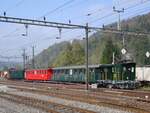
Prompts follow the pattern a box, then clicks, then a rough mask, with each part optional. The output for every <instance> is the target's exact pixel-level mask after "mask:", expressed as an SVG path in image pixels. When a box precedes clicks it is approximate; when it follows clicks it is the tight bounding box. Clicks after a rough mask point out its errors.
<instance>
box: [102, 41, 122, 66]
mask: <svg viewBox="0 0 150 113" xmlns="http://www.w3.org/2000/svg"><path fill="white" fill-rule="evenodd" d="M113 52H114V53H115V57H116V58H117V59H119V58H120V52H119V48H118V46H117V45H114V44H113V42H112V40H111V39H107V40H106V42H105V47H104V49H103V52H102V58H101V60H100V62H101V63H102V64H111V63H112V59H113Z"/></svg>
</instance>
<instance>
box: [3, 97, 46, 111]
mask: <svg viewBox="0 0 150 113" xmlns="http://www.w3.org/2000/svg"><path fill="white" fill-rule="evenodd" d="M0 113H46V112H44V111H42V110H40V109H36V108H32V107H30V106H25V105H23V104H17V103H13V102H10V101H7V100H4V99H2V98H0Z"/></svg>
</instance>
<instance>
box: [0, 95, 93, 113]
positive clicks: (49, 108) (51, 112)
mask: <svg viewBox="0 0 150 113" xmlns="http://www.w3.org/2000/svg"><path fill="white" fill-rule="evenodd" d="M0 98H3V99H6V100H9V101H12V102H15V103H21V104H25V105H28V106H32V107H35V108H40V109H42V110H44V111H46V112H48V113H95V112H93V111H88V110H84V109H80V108H74V107H70V106H65V105H61V104H56V103H52V102H49V101H43V100H38V99H35V98H30V97H25V96H19V95H14V94H9V93H1V94H0Z"/></svg>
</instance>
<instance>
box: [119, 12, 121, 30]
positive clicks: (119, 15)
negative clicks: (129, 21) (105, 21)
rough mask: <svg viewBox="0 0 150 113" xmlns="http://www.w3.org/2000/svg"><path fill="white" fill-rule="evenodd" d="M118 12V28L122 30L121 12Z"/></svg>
mask: <svg viewBox="0 0 150 113" xmlns="http://www.w3.org/2000/svg"><path fill="white" fill-rule="evenodd" d="M118 14H119V18H118V30H121V23H120V12H119V13H118Z"/></svg>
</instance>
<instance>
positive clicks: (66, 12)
mask: <svg viewBox="0 0 150 113" xmlns="http://www.w3.org/2000/svg"><path fill="white" fill-rule="evenodd" d="M113 6H115V7H116V9H119V10H120V9H122V8H124V9H125V12H124V13H122V14H121V19H127V18H131V17H134V16H136V15H141V14H145V13H148V12H149V11H150V7H149V6H150V0H0V15H3V14H4V11H5V12H6V16H12V17H20V18H29V19H39V20H43V17H44V16H45V17H46V20H47V21H52V22H63V23H68V20H71V22H72V23H73V24H82V25H85V23H87V22H88V23H89V25H90V26H97V27H101V26H102V24H105V25H107V24H110V23H112V22H116V21H117V20H118V14H117V13H115V12H113V10H112V7H113ZM88 14H90V16H87V15H88ZM25 32H26V30H25V26H24V25H18V24H10V23H1V22H0V55H2V56H19V57H21V54H22V49H23V48H25V49H26V50H27V53H28V55H31V46H33V45H34V46H36V48H35V54H38V53H39V52H41V51H42V50H43V49H46V48H47V47H49V46H50V45H52V44H54V43H59V42H61V41H64V40H69V41H71V40H73V39H75V38H78V39H81V38H82V37H83V36H84V30H70V31H69V30H62V37H61V39H59V40H58V39H56V37H57V36H59V33H58V29H55V28H47V27H38V26H28V36H27V37H25V36H22V34H24V33H25ZM0 60H7V59H4V58H0ZM11 60H12V61H13V60H14V59H11ZM18 60H19V59H18ZM20 60H21V59H20Z"/></svg>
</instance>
